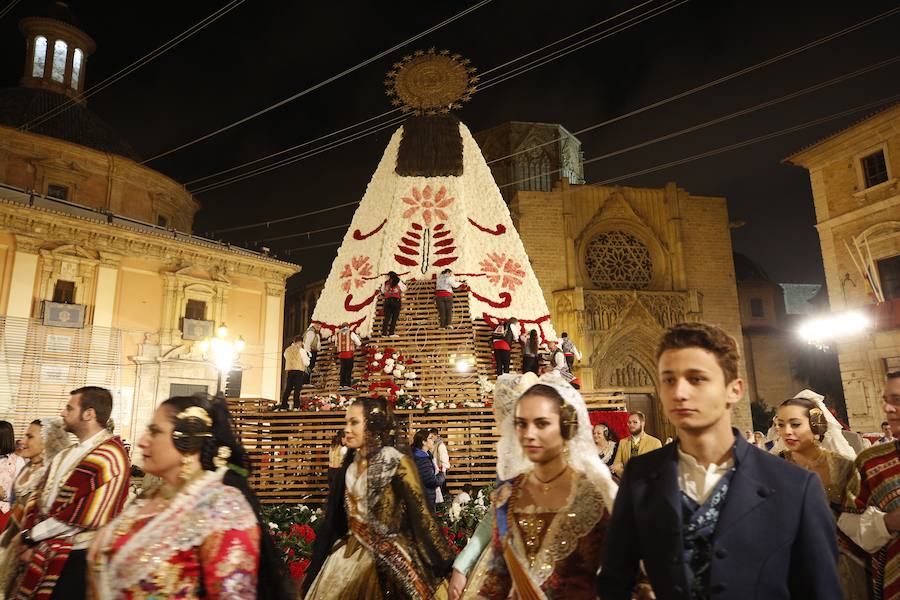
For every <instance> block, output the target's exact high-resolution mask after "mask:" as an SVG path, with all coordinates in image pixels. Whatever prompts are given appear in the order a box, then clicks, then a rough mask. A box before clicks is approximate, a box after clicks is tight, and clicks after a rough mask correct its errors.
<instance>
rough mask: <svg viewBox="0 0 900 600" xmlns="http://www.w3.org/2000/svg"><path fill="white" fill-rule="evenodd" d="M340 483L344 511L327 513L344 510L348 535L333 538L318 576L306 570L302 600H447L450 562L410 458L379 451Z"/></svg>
mask: <svg viewBox="0 0 900 600" xmlns="http://www.w3.org/2000/svg"><path fill="white" fill-rule="evenodd" d="M345 481H346V490H345V492H344V503H343V506H342V507H341V506H340V505H337V506H330V507H329V510H344V511H346V523H347V527H348V531H347V532H346V533H345V534H344V533H343V532H338V533H339V534H340V535H339V537H338V539H337V540H336V541H335V542H334V544H333V545H332V546H331V550H330V552H329V553H328V555H327V558H325V561H324V564H322V565H321V570H318V566H317V565H315V566H313V567H311V569H310V573H311V574H312V575H313V576H314V577H315V579H314V580H313V581H312V583H311V585H310V587H309V591H308V592H307V594H306V599H307V600H345V599H349V598H353V599H354V600H382V599H387V598H398V599H400V598H403V599H408V600H432V599H434V598H438V599H443V598H446V597H447V592H446V590H447V587H446V581H445V580H444V578H445V577H446V576H447V575H448V574H449V571H450V564H451V562H452V560H453V558H452V555H451V551H450V548H449V546H448V544H447V540H446V539H445V538H444V536H443V535H442V534H441V531H440V529H439V528H438V525H437V522H436V521H435V520H434V518H433V517H432V515H431V512H430V511H429V509H428V505H427V503H426V500H425V495H424V493H423V491H422V484H421V482H420V481H419V475H418V471H417V469H416V465H415V463H414V462H413V460H412V458H410V457H409V456H407V455H405V454H402V453H401V452H399V451H398V450H396V449H395V448H392V447H384V448H382V449H381V450H380V451H379V452H378V454H376V455H375V456H373V457H372V458H370V459H369V463H368V466H367V468H365V469H364V470H363V471H362V472H361V473H358V472H357V469H356V464H355V463H353V464H351V465H350V466H349V467H348V468H347V470H346V478H345ZM342 516H343V515H342ZM327 517H328V516H326V518H327ZM331 517H335V515H331ZM338 520H340V519H338ZM327 522H329V523H335V522H336V521H335V520H334V519H333V518H332V519H330V520H328V521H327ZM326 535H327V534H326ZM322 539H327V537H323V538H322Z"/></svg>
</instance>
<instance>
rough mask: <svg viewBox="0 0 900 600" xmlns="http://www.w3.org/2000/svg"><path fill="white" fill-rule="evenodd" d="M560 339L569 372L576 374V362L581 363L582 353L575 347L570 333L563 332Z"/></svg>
mask: <svg viewBox="0 0 900 600" xmlns="http://www.w3.org/2000/svg"><path fill="white" fill-rule="evenodd" d="M559 337H560V342H559V347H560V350H562V351H563V356H565V357H566V364H567V365H569V371H570V372H571V373H574V372H575V371H574V368H575V361H576V360H577V361H579V362H581V352H579V351H578V347H577V346H575V342H573V341H572V338H570V337H569V334H568V333H566V332H565V331H563V332H562V334H561V335H560V336H559Z"/></svg>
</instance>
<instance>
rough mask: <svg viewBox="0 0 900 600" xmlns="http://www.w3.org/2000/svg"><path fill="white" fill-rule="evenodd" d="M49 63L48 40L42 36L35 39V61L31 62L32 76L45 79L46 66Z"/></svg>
mask: <svg viewBox="0 0 900 600" xmlns="http://www.w3.org/2000/svg"><path fill="white" fill-rule="evenodd" d="M46 62H47V38H45V37H44V36H42V35H39V36H37V37H36V38H34V60H32V62H31V65H32V66H31V76H32V77H43V76H44V65H45V64H46Z"/></svg>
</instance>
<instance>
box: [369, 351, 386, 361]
mask: <svg viewBox="0 0 900 600" xmlns="http://www.w3.org/2000/svg"><path fill="white" fill-rule="evenodd" d="M372 358H374V359H375V360H381V359H382V358H384V354H382V353H381V352H376V353H375V356H373V357H372Z"/></svg>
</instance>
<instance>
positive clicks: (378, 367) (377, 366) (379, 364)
mask: <svg viewBox="0 0 900 600" xmlns="http://www.w3.org/2000/svg"><path fill="white" fill-rule="evenodd" d="M372 366H373V367H375V368H376V369H380V368H381V363H379V362H378V361H377V360H373V361H372Z"/></svg>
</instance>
